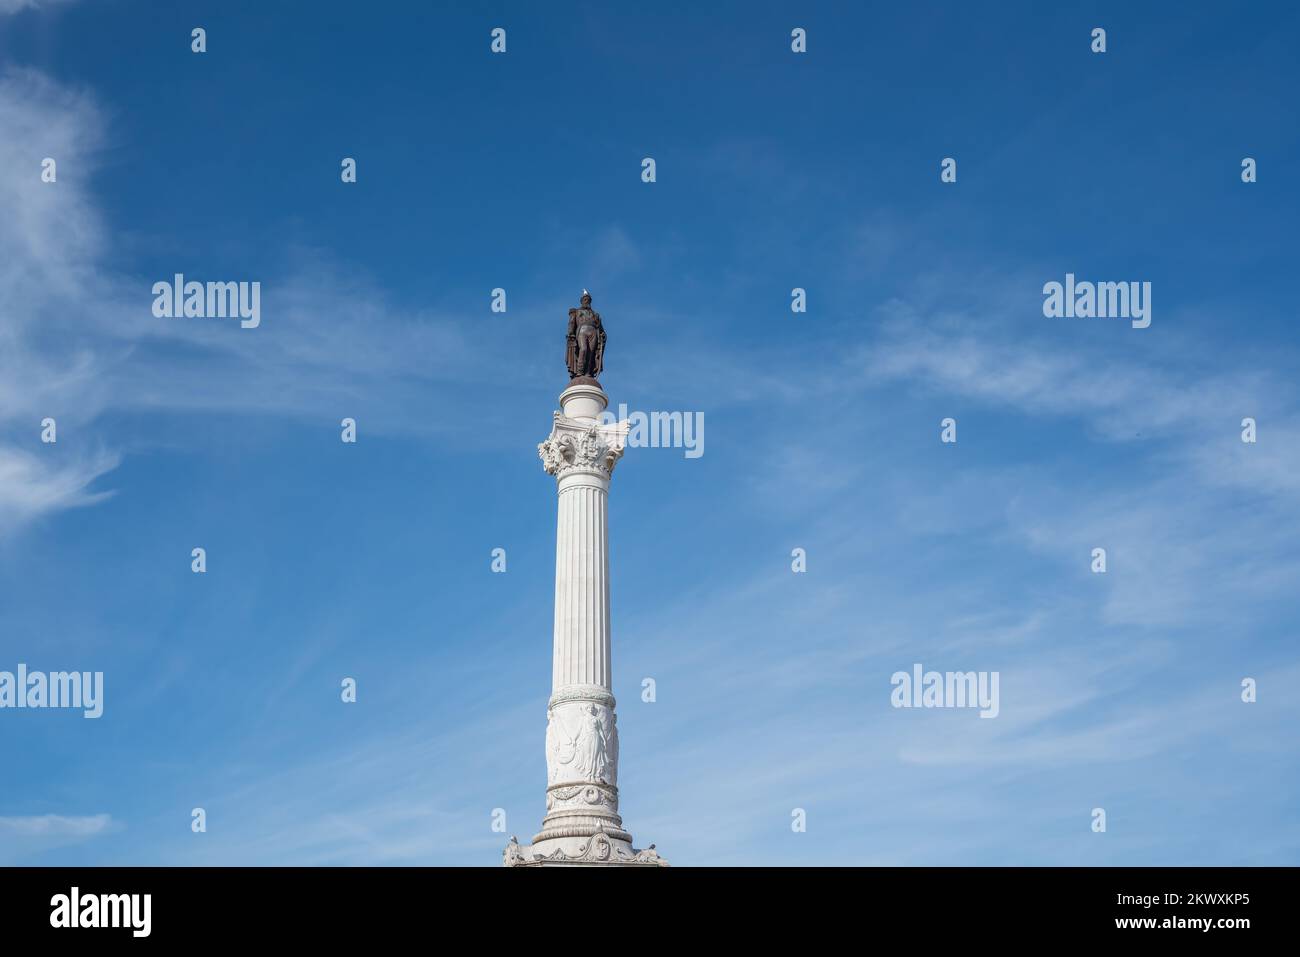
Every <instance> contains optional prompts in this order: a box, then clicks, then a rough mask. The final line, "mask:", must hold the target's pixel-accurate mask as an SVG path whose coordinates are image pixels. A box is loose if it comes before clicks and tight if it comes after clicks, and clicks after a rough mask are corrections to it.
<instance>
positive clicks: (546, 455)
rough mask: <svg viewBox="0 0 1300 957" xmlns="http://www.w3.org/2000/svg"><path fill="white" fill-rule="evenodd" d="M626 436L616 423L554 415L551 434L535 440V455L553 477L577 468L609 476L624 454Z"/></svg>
mask: <svg viewBox="0 0 1300 957" xmlns="http://www.w3.org/2000/svg"><path fill="white" fill-rule="evenodd" d="M625 436H626V430H625V429H622V428H620V427H619V426H617V425H608V426H601V425H586V424H584V423H581V422H578V421H576V420H574V419H566V418H565V417H564V416H562V415H557V416H556V417H555V426H554V427H553V428H552V429H551V434H550V435H549V436H548V437H547V438H546V441H545V442H540V443H538V445H537V455H538V457H539V458H540V459H541V460H542V468H543V469H545V470H546V473H547V474H548V475H554V476H555V477H556V478H563V477H564V476H565V475H568V474H569V473H570V472H573V471H578V470H582V471H588V472H597V473H600V474H602V475H605V476H606V477H608V476H610V475H612V474H613V472H614V465H615V463H617V462H618V460H619V459H620V458H622V456H623V443H624V439H625Z"/></svg>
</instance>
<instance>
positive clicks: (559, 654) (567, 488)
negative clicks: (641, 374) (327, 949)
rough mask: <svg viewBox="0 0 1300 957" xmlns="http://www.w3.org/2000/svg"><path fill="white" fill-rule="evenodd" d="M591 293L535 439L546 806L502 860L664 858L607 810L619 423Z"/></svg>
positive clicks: (612, 795)
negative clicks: (539, 484)
mask: <svg viewBox="0 0 1300 957" xmlns="http://www.w3.org/2000/svg"><path fill="white" fill-rule="evenodd" d="M590 302H591V299H590V296H588V295H586V294H585V293H584V296H583V309H585V310H586V312H587V315H585V316H584V315H582V314H581V311H580V310H570V322H569V326H570V344H569V353H568V361H569V369H570V375H571V376H572V378H571V381H570V384H569V387H568V388H567V389H565V390H564V391H563V392H562V393H561V394H560V410H559V411H557V412H555V413H554V417H553V418H554V421H553V423H552V427H551V434H550V435H549V436H548V437H547V439H546V441H544V442H542V443H541V444H540V445H538V447H537V451H538V454H539V455H540V457H541V459H542V467H543V468H544V469H545V470H546V472H547V473H548V474H550V475H554V476H555V480H556V481H555V484H556V490H557V493H558V497H559V508H558V519H557V522H556V535H555V628H554V636H553V641H554V644H553V648H552V664H551V697H550V700H549V701H548V702H547V706H546V816H545V817H544V818H543V819H542V828H541V830H540V831H539V832H538V833H537V834H536V835H534V836H533V840H532V843H531V845H528V846H520V845H519V843H518V841H517V840H516V839H515V838H511V840H510V844H509V845H507V847H506V851H505V863H506V864H507V865H538V864H616V865H663V864H664V863H665V862H664V861H663V859H662V858H661V857H659V855H658V854H657V853H656V852H655V850H654V845H651V846H650V847H649V848H648V849H646V850H644V851H637V850H636V849H634V848H633V846H632V835H631V834H629V833H628V832H627V831H626V830H625V829H624V828H623V819H622V818H621V817H620V816H619V812H618V723H617V721H618V719H617V717H616V715H615V713H614V705H615V702H614V695H613V692H612V691H611V688H612V683H611V671H610V629H609V523H608V515H609V487H610V479H611V477H612V476H613V473H614V465H615V464H616V463H617V462H618V460H619V458H620V457H622V455H623V448H624V444H625V441H626V435H627V430H626V426H625V425H613V424H602V423H601V413H603V412H604V411H605V408H606V406H607V405H608V403H609V400H608V398H607V397H606V395H605V392H604V390H603V389H602V388H601V387H600V383H599V382H597V381H596V379H595V376H594V373H596V372H599V371H601V359H602V357H603V352H604V330H603V328H600V327H599V314H597V313H593V312H591V310H590ZM575 313H576V314H578V315H577V318H576V319H575ZM593 316H594V317H595V319H594V324H593V323H592V321H591V318H590V317H593ZM584 323H585V325H584ZM593 325H594V327H595V328H596V329H598V330H599V339H598V347H597V348H594V349H591V348H588V349H586V350H584V348H583V345H584V343H576V344H575V343H574V341H573V339H574V338H575V335H576V334H581V330H582V329H584V328H592V327H593ZM592 338H593V339H595V337H594V336H593V337H592ZM579 373H581V374H579ZM588 373H590V374H588Z"/></svg>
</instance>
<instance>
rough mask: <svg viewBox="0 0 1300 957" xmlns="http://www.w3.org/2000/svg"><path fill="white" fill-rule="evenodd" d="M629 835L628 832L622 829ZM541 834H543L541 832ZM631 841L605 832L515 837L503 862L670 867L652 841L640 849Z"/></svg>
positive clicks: (518, 865)
mask: <svg viewBox="0 0 1300 957" xmlns="http://www.w3.org/2000/svg"><path fill="white" fill-rule="evenodd" d="M620 834H626V832H625V831H624V832H620ZM538 837H541V835H540V834H539V835H538ZM630 837H631V835H628V838H629V839H628V840H624V839H623V838H622V837H616V836H614V835H613V834H609V833H607V832H605V831H597V832H596V833H595V834H592V835H590V836H589V837H549V838H545V839H543V840H540V841H538V840H536V839H534V843H532V844H520V843H519V841H518V840H517V839H516V838H514V837H512V838H510V843H509V844H507V845H506V849H505V855H504V859H503V861H502V863H503V864H504V865H505V866H506V867H667V866H668V862H667V861H665V860H664V859H663V858H662V857H660V856H659V854H658V853H657V852H656V851H655V847H654V845H653V844H651V845H650V846H649V847H647V848H646V849H645V850H641V851H638V850H637V849H636V848H634V847H633V846H632V841H631V840H630Z"/></svg>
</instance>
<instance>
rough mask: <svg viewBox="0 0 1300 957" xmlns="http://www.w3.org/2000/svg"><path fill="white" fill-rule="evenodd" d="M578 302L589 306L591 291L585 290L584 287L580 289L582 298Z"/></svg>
mask: <svg viewBox="0 0 1300 957" xmlns="http://www.w3.org/2000/svg"><path fill="white" fill-rule="evenodd" d="M579 302H581V303H582V304H583V305H584V306H590V305H591V293H589V292H587V290H585V289H584V290H582V299H580V300H579Z"/></svg>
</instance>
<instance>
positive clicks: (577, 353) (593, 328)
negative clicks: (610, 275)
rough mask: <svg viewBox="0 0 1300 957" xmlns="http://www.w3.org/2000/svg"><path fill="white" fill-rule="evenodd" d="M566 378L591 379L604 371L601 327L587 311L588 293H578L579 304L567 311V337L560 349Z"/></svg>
mask: <svg viewBox="0 0 1300 957" xmlns="http://www.w3.org/2000/svg"><path fill="white" fill-rule="evenodd" d="M564 362H565V365H567V366H568V367H569V378H570V379H576V378H578V377H579V376H583V377H586V378H589V379H594V378H596V376H598V375H600V373H601V371H602V370H604V368H605V327H604V326H602V325H601V324H600V313H598V312H596V311H595V310H594V309H592V308H591V293H589V292H587V290H585V289H584V290H582V300H581V304H580V305H579V306H578V308H577V309H570V310H569V334H568V338H567V342H566V345H565V350H564Z"/></svg>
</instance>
